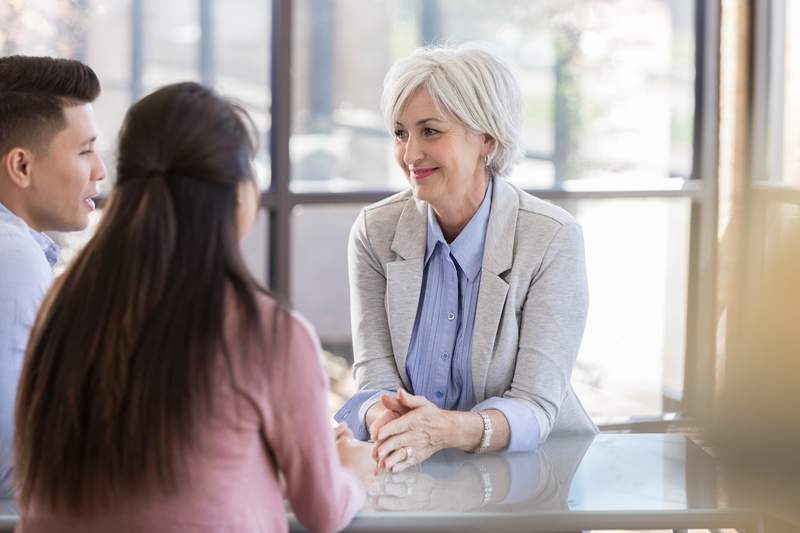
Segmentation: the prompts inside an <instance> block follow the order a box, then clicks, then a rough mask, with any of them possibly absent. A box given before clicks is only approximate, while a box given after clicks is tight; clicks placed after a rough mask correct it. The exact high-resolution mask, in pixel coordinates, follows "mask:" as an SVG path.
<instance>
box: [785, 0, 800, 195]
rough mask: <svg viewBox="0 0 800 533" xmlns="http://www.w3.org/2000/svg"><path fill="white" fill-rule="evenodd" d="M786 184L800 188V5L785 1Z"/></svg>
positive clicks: (799, 3)
mask: <svg viewBox="0 0 800 533" xmlns="http://www.w3.org/2000/svg"><path fill="white" fill-rule="evenodd" d="M785 9H786V15H785V18H784V21H785V24H786V34H785V35H786V49H785V54H786V55H785V58H784V73H785V74H784V76H785V80H784V89H783V98H784V102H783V106H784V110H783V113H782V116H783V117H784V124H783V127H784V129H783V158H782V159H783V175H782V178H783V181H784V182H785V183H787V184H791V185H796V186H800V2H796V1H786V2H785Z"/></svg>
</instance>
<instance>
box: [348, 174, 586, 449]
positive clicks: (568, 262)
mask: <svg viewBox="0 0 800 533" xmlns="http://www.w3.org/2000/svg"><path fill="white" fill-rule="evenodd" d="M427 213H428V209H427V204H426V203H425V202H423V201H420V200H416V199H415V198H414V196H413V195H412V193H411V190H406V191H404V192H401V193H398V194H395V195H394V196H391V197H389V198H386V199H385V200H382V201H380V202H377V203H375V204H372V205H370V206H367V207H365V208H364V209H363V210H362V211H361V213H360V214H359V216H358V219H356V222H355V224H353V228H352V230H351V232H350V242H349V246H348V265H349V275H350V310H351V315H352V327H353V352H354V358H355V363H354V365H353V373H354V376H355V380H356V384H357V386H358V389H359V390H364V389H396V388H397V387H398V386H399V385H400V384H402V386H403V387H405V388H406V390H411V388H410V387H409V381H408V375H407V374H406V354H407V352H408V344H409V340H410V338H411V331H412V329H413V327H414V320H415V318H416V314H417V304H418V303H419V296H420V291H421V288H422V273H423V267H424V260H425V243H426V232H427ZM484 250H485V251H484V254H483V263H482V269H481V280H480V289H479V293H478V304H477V310H476V316H475V329H474V331H473V341H472V380H473V384H474V391H475V402H476V403H477V402H481V401H483V400H485V399H486V398H490V397H493V396H500V397H504V398H514V399H516V400H518V401H521V402H525V404H526V406H528V407H529V408H530V409H532V411H533V412H534V414H535V415H536V418H537V420H538V422H539V427H540V438H541V439H542V440H544V439H545V438H546V437H547V436H548V435H549V434H550V433H551V432H559V433H575V432H595V431H597V428H596V426H595V425H594V423H593V422H592V421H591V419H590V418H589V416H588V415H587V413H586V411H585V410H584V409H583V406H582V405H581V404H580V401H579V400H578V398H577V396H576V395H575V392H574V391H573V389H572V385H571V383H570V375H571V373H572V368H573V366H574V365H575V358H576V356H577V353H578V348H579V347H580V344H581V337H582V336H583V330H584V326H585V323H586V312H587V308H588V287H587V283H586V265H585V259H584V251H583V237H582V233H581V229H580V226H578V224H577V223H576V222H575V220H574V219H573V218H572V216H570V215H569V214H568V213H567V212H566V211H564V210H563V209H561V208H559V207H556V206H554V205H551V204H549V203H546V202H544V201H542V200H539V199H538V198H535V197H533V196H531V195H529V194H527V193H525V192H524V191H522V190H520V189H519V188H517V187H515V186H514V185H511V184H510V183H508V182H507V181H505V180H503V179H495V186H494V187H493V193H492V209H491V212H490V215H489V223H488V226H487V229H486V244H485V249H484Z"/></svg>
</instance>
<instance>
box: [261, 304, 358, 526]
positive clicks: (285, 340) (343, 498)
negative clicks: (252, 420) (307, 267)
mask: <svg viewBox="0 0 800 533" xmlns="http://www.w3.org/2000/svg"><path fill="white" fill-rule="evenodd" d="M282 329H283V328H282ZM285 331H288V332H289V333H290V334H289V335H285V334H282V335H280V340H279V341H278V344H279V346H277V348H278V349H277V350H275V351H274V352H273V353H274V354H275V357H278V358H280V360H281V363H280V364H277V365H275V366H274V367H273V368H274V369H275V370H276V372H273V373H271V375H270V377H269V381H270V387H269V391H270V392H269V393H268V394H267V396H268V397H269V400H270V401H269V404H270V405H266V406H263V408H264V409H269V410H270V411H271V412H272V413H271V418H272V421H273V424H272V427H271V428H270V430H269V432H270V433H271V434H269V435H266V438H267V441H268V442H269V444H270V446H271V447H272V450H273V452H274V454H275V459H276V461H277V463H278V467H279V468H280V470H281V471H282V472H283V474H284V476H285V479H286V495H287V497H288V499H289V503H290V504H291V507H292V510H293V511H294V513H295V516H296V517H297V519H298V520H299V521H300V522H301V523H302V524H303V525H304V526H305V527H307V528H309V529H310V530H312V531H323V532H324V531H336V530H339V529H342V528H344V527H345V526H346V525H347V524H349V523H350V521H351V520H352V519H353V516H354V515H355V514H356V512H357V511H358V510H359V509H360V508H361V507H362V506H363V504H364V501H365V499H366V489H365V487H364V485H363V484H362V482H361V481H360V480H359V479H358V477H357V476H356V474H355V473H354V472H352V471H351V470H348V469H346V468H344V467H343V466H342V465H341V463H340V462H339V457H338V455H337V452H336V448H335V445H334V437H333V431H332V429H331V425H330V422H329V419H330V415H329V411H328V380H327V377H326V376H325V372H324V370H323V368H322V364H321V361H320V355H319V341H318V340H317V337H316V335H315V334H314V333H313V331H312V330H311V328H310V327H309V326H308V325H307V324H306V323H304V321H303V320H302V319H300V318H299V317H298V316H296V315H294V316H292V317H290V318H288V323H287V324H286V327H285Z"/></svg>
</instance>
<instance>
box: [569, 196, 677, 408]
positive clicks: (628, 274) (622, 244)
mask: <svg viewBox="0 0 800 533" xmlns="http://www.w3.org/2000/svg"><path fill="white" fill-rule="evenodd" d="M560 203H561V205H562V206H563V207H565V208H567V209H568V210H570V211H571V212H572V213H573V214H574V215H575V216H576V218H577V219H578V222H579V223H580V224H581V226H582V227H583V232H584V238H585V242H586V264H587V270H588V276H589V294H590V297H589V301H590V304H589V318H588V322H587V325H586V332H585V334H584V338H583V345H582V346H581V351H580V355H579V357H578V363H577V365H576V367H575V372H574V374H573V379H572V382H573V385H574V386H575V389H576V390H577V392H578V395H579V396H580V397H581V399H582V401H583V404H584V406H585V407H586V409H587V410H588V411H589V413H590V414H591V415H592V416H593V417H597V418H606V417H629V416H650V415H658V414H660V413H662V412H664V411H674V410H675V408H676V404H675V402H677V401H679V400H680V399H681V397H682V391H683V361H684V346H685V338H686V295H687V286H688V285H687V283H688V264H689V219H690V218H689V217H690V211H689V210H690V200H688V199H685V198H670V199H656V198H653V199H622V200H579V201H575V202H568V203H565V202H560ZM665 400H668V404H667V405H666V406H665ZM665 407H666V409H665Z"/></svg>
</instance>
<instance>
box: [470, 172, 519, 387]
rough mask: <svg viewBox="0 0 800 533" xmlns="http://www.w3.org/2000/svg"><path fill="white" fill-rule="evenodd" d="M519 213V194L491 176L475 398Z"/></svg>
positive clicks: (482, 382)
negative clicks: (490, 205) (492, 181)
mask: <svg viewBox="0 0 800 533" xmlns="http://www.w3.org/2000/svg"><path fill="white" fill-rule="evenodd" d="M518 213H519V197H518V196H517V193H516V191H515V190H514V189H513V187H511V185H509V184H508V183H506V181H505V180H504V179H499V178H494V188H493V194H492V210H491V212H490V213H489V223H488V225H487V227H486V241H485V244H484V252H483V263H482V265H481V286H480V289H479V290H478V304H477V309H476V312H475V326H474V329H473V332H472V387H473V392H474V394H475V401H476V402H481V401H483V400H484V399H485V394H486V377H487V374H488V371H489V364H490V363H491V359H492V353H493V351H494V342H495V339H496V337H497V331H498V329H499V327H500V319H501V317H502V315H503V307H504V306H505V303H506V295H507V294H508V283H506V281H505V280H504V279H503V278H502V277H501V276H502V274H504V273H505V272H507V271H508V270H509V269H511V265H512V264H513V261H514V239H515V235H516V229H517V215H518Z"/></svg>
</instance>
